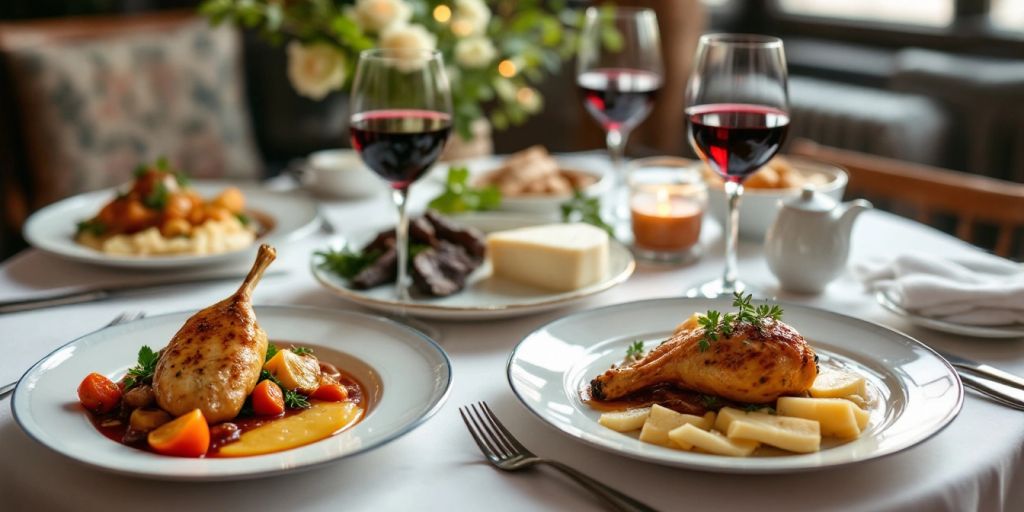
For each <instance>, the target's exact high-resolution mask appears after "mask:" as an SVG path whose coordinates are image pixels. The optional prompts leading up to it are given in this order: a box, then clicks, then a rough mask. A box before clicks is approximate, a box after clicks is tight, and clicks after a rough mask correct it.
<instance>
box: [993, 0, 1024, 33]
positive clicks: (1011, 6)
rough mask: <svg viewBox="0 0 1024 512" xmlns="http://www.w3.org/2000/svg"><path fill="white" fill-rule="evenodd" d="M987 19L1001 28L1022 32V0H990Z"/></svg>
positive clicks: (1023, 19) (1023, 8)
mask: <svg viewBox="0 0 1024 512" xmlns="http://www.w3.org/2000/svg"><path fill="white" fill-rule="evenodd" d="M990 5H991V9H992V10H991V11H989V13H988V15H989V19H990V20H991V21H992V25H993V26H995V27H996V28H998V29H1001V30H1010V31H1014V32H1024V0H992V3H991V4H990Z"/></svg>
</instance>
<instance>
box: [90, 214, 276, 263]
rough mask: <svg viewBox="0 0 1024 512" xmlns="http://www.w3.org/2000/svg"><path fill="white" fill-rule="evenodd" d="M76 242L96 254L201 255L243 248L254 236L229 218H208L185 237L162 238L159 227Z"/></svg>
mask: <svg viewBox="0 0 1024 512" xmlns="http://www.w3.org/2000/svg"><path fill="white" fill-rule="evenodd" d="M77 240H78V242H79V243H81V244H83V245H86V246H89V247H92V248H93V249H96V250H98V251H102V252H105V253H107V254H116V255H120V256H163V255H193V256H201V255H207V254H219V253H224V252H230V251H236V250H239V249H244V248H246V247H248V246H250V245H252V243H253V241H255V240H256V233H255V232H254V231H253V230H252V229H250V228H249V227H246V226H245V225H244V224H242V222H241V221H240V220H238V219H237V218H236V217H234V216H231V217H228V218H225V219H222V220H215V219H209V220H207V221H206V222H204V223H202V224H200V225H198V226H195V227H193V228H192V233H191V234H190V235H189V236H175V237H165V236H164V235H162V234H160V229H159V228H157V227H150V228H147V229H144V230H142V231H139V232H138V233H132V234H130V235H129V234H119V235H114V236H110V237H98V236H96V235H94V234H92V233H88V232H83V233H81V234H79V235H78V238H77Z"/></svg>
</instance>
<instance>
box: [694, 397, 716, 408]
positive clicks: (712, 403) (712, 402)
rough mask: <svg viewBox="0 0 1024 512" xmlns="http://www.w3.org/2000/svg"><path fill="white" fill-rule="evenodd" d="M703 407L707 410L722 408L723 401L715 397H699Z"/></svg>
mask: <svg viewBox="0 0 1024 512" xmlns="http://www.w3.org/2000/svg"><path fill="white" fill-rule="evenodd" d="M698 399H699V400H700V403H701V405H703V406H704V407H705V408H706V409H714V408H717V407H721V406H722V399H721V398H718V397H717V396H714V395H700V396H699V397H698Z"/></svg>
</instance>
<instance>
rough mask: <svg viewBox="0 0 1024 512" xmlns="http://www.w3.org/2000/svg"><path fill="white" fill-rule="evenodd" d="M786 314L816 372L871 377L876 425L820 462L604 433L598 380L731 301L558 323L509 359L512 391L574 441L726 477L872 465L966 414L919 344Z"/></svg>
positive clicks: (822, 314)
mask: <svg viewBox="0 0 1024 512" xmlns="http://www.w3.org/2000/svg"><path fill="white" fill-rule="evenodd" d="M782 306H783V308H784V310H785V314H784V316H783V320H784V321H785V322H786V323H788V324H789V325H791V326H793V327H794V328H796V329H797V331H799V332H800V333H801V334H802V335H803V336H804V337H805V338H806V339H807V340H808V342H809V343H810V344H811V346H812V347H813V348H814V349H815V351H816V353H817V354H818V356H819V358H820V364H822V365H828V366H833V367H840V368H843V369H847V370H851V371H854V372H857V373H858V374H860V375H863V376H865V377H866V380H867V382H868V388H869V394H870V395H871V403H870V406H869V407H868V410H869V412H870V414H871V419H870V422H869V424H868V427H867V428H866V429H865V431H864V432H863V433H862V434H861V436H860V437H859V438H857V439H856V440H853V441H850V442H846V443H844V444H835V443H832V444H829V445H825V444H824V443H823V449H822V451H820V452H816V453H809V454H786V455H778V454H776V455H771V456H767V455H766V456H753V457H746V458H736V457H724V456H717V455H710V454H701V453H694V452H687V451H681V450H673V449H670V448H665V447H662V446H657V445H652V444H648V443H643V442H641V441H639V440H638V439H637V437H636V436H635V435H629V434H622V433H619V432H616V431H613V430H610V429H608V428H605V427H603V426H601V425H600V424H598V422H597V421H598V417H599V416H600V412H599V411H597V410H595V409H593V408H591V407H590V406H588V405H587V404H586V403H585V402H584V399H583V398H582V392H583V391H584V390H585V388H586V386H587V384H588V383H589V381H590V380H591V379H592V378H594V377H595V376H597V375H598V374H600V373H602V372H604V371H605V370H606V369H608V368H609V367H610V366H611V365H612V364H615V363H620V362H621V361H622V358H623V356H624V355H625V353H626V348H627V347H628V346H629V344H630V343H632V342H633V341H634V340H637V339H643V340H645V341H646V342H647V343H646V345H647V347H648V348H650V347H652V346H653V344H655V343H656V340H660V339H665V338H667V337H668V336H669V335H670V334H671V333H672V331H673V329H674V328H675V326H676V325H677V324H678V323H680V322H681V321H682V320H684V319H685V318H686V317H688V316H689V315H690V314H692V313H693V312H701V313H703V312H705V311H707V310H710V309H715V310H719V311H727V310H730V309H732V304H731V299H692V298H672V299H653V300H647V301H639V302H631V303H625V304H618V305H614V306H609V307H604V308H598V309H592V310H587V311H582V312H579V313H576V314H573V315H570V316H567V317H564V318H562V319H559V320H556V321H554V322H551V323H549V324H547V325H545V326H543V327H541V328H539V329H537V330H536V331H534V332H533V333H531V334H529V335H528V336H526V337H525V338H524V339H523V340H522V341H521V342H520V343H519V344H518V345H517V346H516V348H515V349H514V350H513V352H512V354H511V356H510V358H509V362H508V367H507V373H508V380H509V384H510V385H511V387H512V390H513V392H514V393H515V394H516V396H517V397H518V398H519V400H521V401H522V402H523V404H525V405H526V407H527V409H529V410H530V411H531V412H532V413H534V414H536V415H537V416H538V417H539V418H540V419H541V420H542V421H544V422H546V423H548V424H549V425H551V426H553V427H554V428H556V429H558V430H559V431H561V432H562V433H564V434H566V435H568V436H570V437H572V438H573V439H575V440H578V441H580V442H583V443H585V444H589V445H591V446H594V447H597V448H600V449H603V450H607V451H609V452H612V453H615V454H617V455H622V456H626V457H631V458H635V459H640V460H644V461H648V462H653V463H658V464H664V465H669V466H679V467H686V468H692V469H699V470H705V471H713V472H722V473H789V472H799V471H811V470H815V469H821V468H826V467H834V466H841V465H844V464H852V463H857V462H862V461H866V460H871V459H875V458H878V457H882V456H885V455H889V454H893V453H897V452H899V451H902V450H905V449H907V448H910V447H911V446H913V445H915V444H917V443H920V442H922V441H924V440H925V439H928V438H929V437H931V436H932V435H934V434H936V433H937V432H939V431H940V430H942V428H943V427H945V426H946V425H948V424H949V422H951V421H952V420H953V419H954V418H955V417H956V415H957V414H958V413H959V412H960V408H961V406H962V405H963V386H962V384H961V382H960V379H959V377H958V376H957V374H956V372H955V371H954V370H953V368H952V367H951V366H950V365H949V364H948V363H947V362H946V361H945V360H944V359H942V358H941V357H940V356H939V355H938V354H936V353H935V352H934V351H932V350H931V349H930V348H928V347H926V346H925V345H923V344H921V343H920V342H918V341H916V340H914V339H913V338H910V337H908V336H906V335H903V334H900V333H898V332H896V331H893V330H891V329H888V328H886V327H883V326H880V325H877V324H873V323H869V322H865V321H863V320H859V319H856V318H852V317H848V316H845V315H841V314H838V313H834V312H830V311H825V310H820V309H815V308H810V307H806V306H800V305H795V304H782Z"/></svg>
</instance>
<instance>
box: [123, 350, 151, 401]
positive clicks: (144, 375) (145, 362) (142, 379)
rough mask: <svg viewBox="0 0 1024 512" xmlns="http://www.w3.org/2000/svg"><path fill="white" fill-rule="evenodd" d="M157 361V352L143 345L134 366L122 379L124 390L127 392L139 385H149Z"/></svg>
mask: <svg viewBox="0 0 1024 512" xmlns="http://www.w3.org/2000/svg"><path fill="white" fill-rule="evenodd" d="M159 360H160V353H159V352H154V351H153V349H151V348H149V346H147V345H143V346H142V348H140V349H139V356H138V360H137V361H136V364H135V366H133V367H131V368H130V369H129V370H128V373H127V374H126V375H125V377H124V390H125V391H128V390H129V389H131V388H133V387H135V386H137V385H139V384H151V383H152V382H153V372H155V371H156V363H157V361H159Z"/></svg>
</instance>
